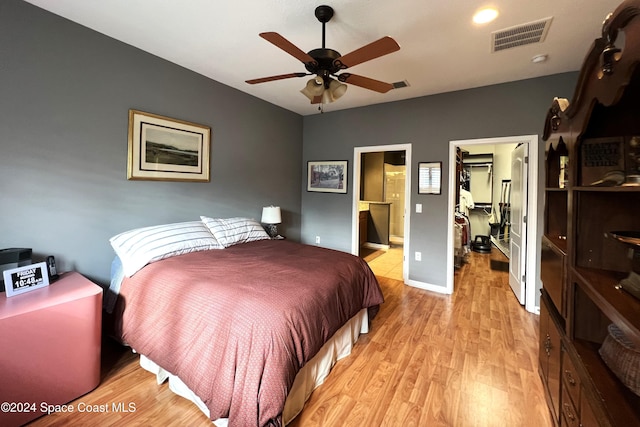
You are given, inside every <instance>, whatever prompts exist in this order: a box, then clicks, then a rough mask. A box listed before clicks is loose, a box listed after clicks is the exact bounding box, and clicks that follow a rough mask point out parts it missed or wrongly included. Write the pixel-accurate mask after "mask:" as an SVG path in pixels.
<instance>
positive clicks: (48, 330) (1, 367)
mask: <svg viewBox="0 0 640 427" xmlns="http://www.w3.org/2000/svg"><path fill="white" fill-rule="evenodd" d="M101 323H102V288H101V287H100V286H98V285H96V284H94V283H92V282H91V281H89V280H88V279H86V278H85V277H83V276H82V275H81V274H79V273H75V272H71V273H65V274H64V275H62V276H61V277H60V279H59V280H57V281H55V282H53V283H52V284H50V285H49V286H47V287H45V288H42V289H37V290H35V291H31V292H27V293H24V294H21V295H16V296H13V297H11V298H6V296H5V294H4V293H1V294H0V405H2V408H1V409H0V425H2V426H14V425H15V426H18V425H21V424H24V423H26V422H28V421H30V420H32V419H35V418H37V417H39V416H41V415H44V414H45V413H46V410H47V409H46V408H47V405H60V404H65V403H68V402H70V401H72V400H74V399H76V398H78V397H80V396H82V395H83V394H85V393H87V392H89V391H91V390H93V389H94V388H96V387H97V386H98V384H99V383H100V344H101ZM4 402H7V404H5V403H4ZM7 405H9V406H7Z"/></svg>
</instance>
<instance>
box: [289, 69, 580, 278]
mask: <svg viewBox="0 0 640 427" xmlns="http://www.w3.org/2000/svg"><path fill="white" fill-rule="evenodd" d="M576 80H577V73H565V74H559V75H554V76H549V77H543V78H537V79H531V80H524V81H519V82H513V83H507V84H501V85H495V86H488V87H482V88H477V89H470V90H465V91H459V92H451V93H445V94H441V95H435V96H428V97H423V98H416V99H410V100H407V101H399V102H392V103H386V104H378V105H373V106H369V107H363V108H357V109H350V110H343V111H336V112H330V113H327V112H325V113H324V114H317V115H313V116H306V117H305V118H304V148H303V163H306V162H307V161H309V160H345V159H348V160H349V168H350V171H349V178H351V177H352V169H351V168H352V167H353V154H354V148H355V147H362V146H376V145H387V144H406V143H410V144H412V164H411V165H408V167H411V168H412V169H411V171H412V172H411V174H412V180H413V182H412V183H411V204H412V213H411V221H410V224H411V231H410V242H411V247H410V248H408V249H409V250H410V253H411V254H413V253H414V252H415V251H420V252H422V261H421V262H417V261H415V260H413V255H411V256H410V257H409V259H410V261H409V279H410V280H415V281H418V282H422V283H426V284H429V285H436V286H442V287H445V286H446V273H447V271H446V265H447V250H446V244H447V233H448V230H447V208H448V206H447V203H448V192H449V188H448V176H449V141H452V140H465V139H476V138H489V137H502V136H514V135H531V134H538V135H540V134H541V133H542V130H543V125H544V117H545V114H546V111H547V109H548V108H549V107H550V105H551V102H552V100H553V97H554V96H561V97H566V98H571V95H572V94H573V90H574V87H575V82H576ZM539 158H540V161H539V166H540V170H541V171H543V170H544V167H543V161H544V142H542V141H540V152H539ZM427 161H442V162H443V178H444V179H443V188H442V194H441V195H419V194H417V193H418V190H417V180H416V177H417V176H418V173H417V172H418V171H417V168H418V163H419V162H427ZM303 167H304V166H303ZM540 175H542V174H540ZM352 181H353V180H352V179H350V183H349V188H348V194H333V193H308V192H306V191H304V190H303V191H302V238H301V240H302V241H303V242H304V243H309V244H313V243H314V242H315V236H318V235H319V236H321V243H322V245H323V246H328V247H332V248H335V249H339V250H343V251H347V252H350V251H351V235H352V230H351V228H352V227H351V218H352V200H353V193H352V192H353V191H358V189H354V188H353V186H352ZM303 188H306V187H303ZM539 188H540V189H541V191H540V192H539V195H538V197H539V206H540V209H539V212H538V218H537V219H538V223H539V228H538V229H539V231H540V232H542V223H541V221H542V215H541V214H542V206H543V200H542V189H543V188H544V186H543V184H542V179H541V178H540V180H539ZM416 203H421V204H422V206H423V213H421V214H416V213H415V209H414V207H415V204H416ZM405 249H406V248H405Z"/></svg>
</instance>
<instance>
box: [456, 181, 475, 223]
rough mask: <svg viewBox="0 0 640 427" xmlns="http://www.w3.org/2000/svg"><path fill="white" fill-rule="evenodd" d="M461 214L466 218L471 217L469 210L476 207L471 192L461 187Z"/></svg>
mask: <svg viewBox="0 0 640 427" xmlns="http://www.w3.org/2000/svg"><path fill="white" fill-rule="evenodd" d="M459 205H460V213H462V214H464V215H465V216H467V217H468V216H469V209H473V208H474V207H475V204H474V203H473V196H472V195H471V192H469V191H467V190H465V189H464V188H462V187H460V202H459Z"/></svg>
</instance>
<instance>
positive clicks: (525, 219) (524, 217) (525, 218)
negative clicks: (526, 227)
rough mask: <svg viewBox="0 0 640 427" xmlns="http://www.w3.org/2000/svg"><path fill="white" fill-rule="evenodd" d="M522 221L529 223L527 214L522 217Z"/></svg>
mask: <svg viewBox="0 0 640 427" xmlns="http://www.w3.org/2000/svg"><path fill="white" fill-rule="evenodd" d="M522 222H524V223H525V224H526V223H527V216H526V215H525V216H523V217H522Z"/></svg>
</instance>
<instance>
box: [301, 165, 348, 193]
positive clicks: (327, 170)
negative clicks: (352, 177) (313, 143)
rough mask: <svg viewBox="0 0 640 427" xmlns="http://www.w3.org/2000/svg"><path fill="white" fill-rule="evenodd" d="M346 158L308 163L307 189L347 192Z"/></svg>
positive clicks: (323, 191)
mask: <svg viewBox="0 0 640 427" xmlns="http://www.w3.org/2000/svg"><path fill="white" fill-rule="evenodd" d="M347 165H348V162H347V161H346V160H337V161H322V162H308V163H307V191H317V192H321V193H346V192H347Z"/></svg>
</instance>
